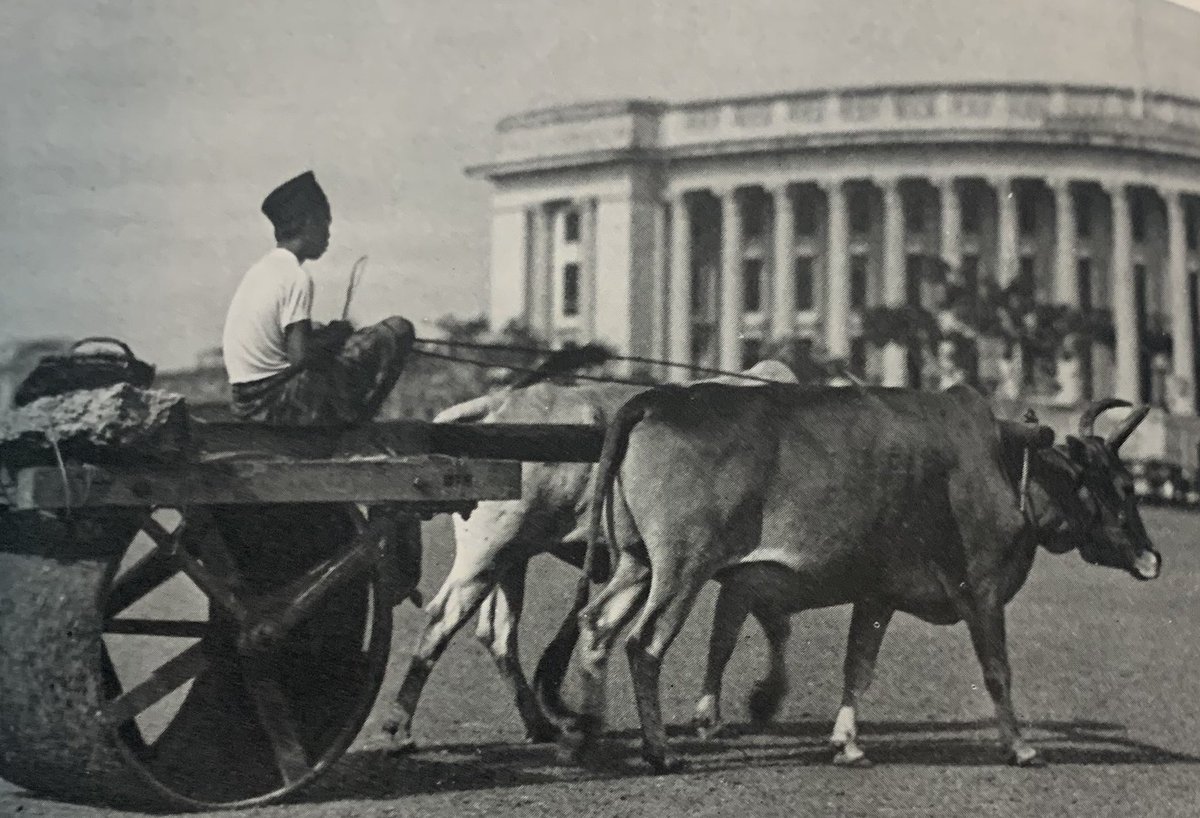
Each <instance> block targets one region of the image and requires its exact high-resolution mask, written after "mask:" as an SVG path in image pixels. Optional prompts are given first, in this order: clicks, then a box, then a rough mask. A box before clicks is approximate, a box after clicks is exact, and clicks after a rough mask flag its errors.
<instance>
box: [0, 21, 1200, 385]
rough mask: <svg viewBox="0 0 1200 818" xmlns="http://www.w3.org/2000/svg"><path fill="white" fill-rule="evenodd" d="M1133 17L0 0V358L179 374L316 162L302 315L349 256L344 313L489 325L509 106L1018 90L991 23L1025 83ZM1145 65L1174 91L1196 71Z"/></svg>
mask: <svg viewBox="0 0 1200 818" xmlns="http://www.w3.org/2000/svg"><path fill="white" fill-rule="evenodd" d="M1133 1H1134V0H1054V2H1053V3H1047V2H1045V0H1019V2H1018V0H1005V2H1003V3H1001V2H996V1H995V0H905V2H900V0H855V3H854V4H850V5H847V8H852V9H853V10H852V11H847V10H846V9H843V8H842V6H843V5H846V4H843V3H834V2H831V1H827V0H739V2H738V3H714V2H709V0H601V1H600V2H597V0H496V1H495V2H486V1H485V0H403V2H383V0H378V1H377V2H333V0H322V1H321V2H317V1H316V0H255V1H254V2H244V0H205V2H202V3H199V2H176V1H175V0H124V1H123V2H91V1H90V0H61V1H57V0H5V2H4V3H3V4H2V6H0V103H2V105H0V239H2V241H3V244H2V245H0V285H2V287H0V343H3V342H5V341H9V340H13V339H20V338H33V337H44V336H67V337H81V336H83V335H88V334H112V335H118V336H120V337H123V338H125V339H127V340H128V341H130V342H131V344H132V345H133V347H134V349H135V351H137V352H138V353H139V354H140V355H141V356H142V357H144V358H147V359H148V360H151V361H154V362H156V363H157V364H158V365H159V366H160V367H161V368H167V369H169V368H176V367H181V366H186V365H188V364H189V363H191V361H192V360H194V358H195V356H196V354H197V353H198V352H200V351H201V350H204V349H206V348H210V347H212V346H215V345H216V344H217V343H218V342H219V337H220V330H221V324H222V321H223V318H224V313H225V308H226V306H227V304H228V301H229V298H230V297H231V296H232V294H233V290H234V288H235V287H236V286H237V282H238V280H239V279H240V277H241V275H242V274H243V273H244V272H245V270H246V269H247V268H248V267H249V266H250V265H251V264H253V263H254V261H256V260H257V259H258V258H259V257H260V256H261V255H262V254H263V253H264V252H266V250H268V249H269V248H270V247H271V246H272V243H273V242H272V238H271V234H270V226H269V225H268V223H267V222H266V221H265V219H263V218H262V216H261V214H260V213H259V211H258V207H259V204H260V202H261V200H262V197H263V196H264V195H265V194H266V193H267V192H269V191H270V190H271V188H272V187H274V186H275V185H276V184H278V183H279V182H281V181H283V180H285V179H287V178H289V177H291V176H293V175H295V174H296V173H299V172H300V171H303V170H305V169H308V168H312V169H313V170H315V172H316V173H317V176H318V178H319V179H320V181H321V182H322V184H323V185H324V187H325V188H326V190H327V192H328V194H329V197H330V200H331V201H332V204H333V212H334V224H333V239H332V243H331V247H330V251H329V253H328V254H327V255H326V256H325V257H324V258H323V259H321V260H319V261H317V262H313V263H311V269H312V271H313V275H314V279H315V280H316V282H317V285H318V298H317V304H316V312H317V317H318V318H329V317H333V316H334V314H335V313H336V312H338V311H339V310H340V299H341V297H342V292H343V288H344V286H345V282H346V275H347V273H348V271H349V269H350V267H351V265H352V263H353V261H354V259H355V258H357V257H358V256H359V255H363V254H365V255H368V256H369V259H370V260H369V262H368V267H367V272H366V277H365V279H364V281H363V284H362V285H361V287H360V288H359V291H358V293H357V295H356V299H355V306H354V310H353V313H352V318H353V319H354V320H355V321H356V322H358V323H363V322H367V321H372V320H377V319H379V318H382V317H384V316H386V315H390V314H402V315H405V316H407V317H409V318H411V319H412V320H413V321H414V322H415V323H416V324H417V325H418V332H421V331H422V330H423V329H424V330H426V331H427V330H428V328H429V326H430V324H431V322H433V321H434V320H436V319H437V318H438V317H439V316H441V315H444V314H447V313H454V314H457V315H460V316H464V317H465V316H472V315H477V314H479V313H481V312H483V310H484V309H485V306H486V302H487V272H486V271H487V254H488V230H489V225H488V186H487V183H486V182H483V181H479V180H472V179H468V178H467V177H466V176H465V175H464V174H463V168H464V167H466V166H468V165H471V164H477V163H480V162H483V161H486V160H487V159H488V157H489V154H490V152H491V149H492V144H493V131H494V126H495V123H496V122H497V121H498V120H499V119H501V118H502V117H504V116H506V115H509V114H512V113H515V112H519V111H522V110H528V109H531V108H537V107H542V106H546V105H551V104H557V103H564V102H575V101H582V100H593V99H608V98H616V97H657V98H664V99H668V100H680V99H689V98H704V97H713V96H722V95H729V94H739V93H762V92H770V91H780V90H788V89H789V88H797V87H803V86H805V85H809V84H812V83H813V82H814V81H815V78H820V79H822V80H823V82H824V83H825V84H840V83H847V84H853V83H854V82H856V81H863V80H864V79H865V78H869V77H873V76H874V77H877V76H881V75H886V74H887V72H886V70H885V71H884V72H883V73H882V74H881V69H886V68H887V67H888V64H887V60H888V59H891V57H889V56H888V55H889V54H892V53H893V51H891V50H889V49H895V50H896V51H895V53H900V50H901V49H902V50H904V52H905V53H917V54H919V55H920V56H921V59H918V60H916V61H915V63H914V66H913V67H912V73H911V76H909V77H908V78H909V79H912V80H920V79H921V78H922V76H923V74H922V72H923V71H933V72H934V73H936V69H937V68H938V66H940V65H943V64H956V65H962V64H964V60H966V61H967V64H969V65H970V66H972V68H971V69H970V70H973V71H976V72H977V73H978V76H976V77H967V78H975V79H983V78H987V77H991V78H995V79H1020V78H1022V77H1021V76H1020V73H1021V71H1023V70H1026V69H1024V68H1023V67H1022V66H1025V65H1028V64H1029V61H1021V60H1014V59H1012V55H1011V54H1005V53H1003V52H1002V51H1000V50H998V49H997V47H996V46H995V44H994V43H995V42H996V41H997V38H994V37H991V35H990V32H991V31H993V30H994V29H995V28H996V26H997V25H1004V26H1007V27H1008V29H1009V30H1011V31H1013V32H1014V33H1015V36H1017V37H1019V39H1020V40H1021V41H1022V42H1026V43H1028V44H1030V45H1029V47H1030V48H1033V49H1040V50H1039V51H1038V53H1039V54H1041V55H1044V61H1037V60H1035V61H1033V62H1034V63H1036V69H1037V71H1036V73H1042V72H1044V71H1046V70H1048V69H1053V72H1054V73H1056V75H1061V76H1062V77H1064V78H1066V79H1078V80H1081V81H1086V80H1088V79H1089V78H1094V77H1093V74H1094V73H1095V72H1100V71H1104V70H1111V68H1112V66H1113V65H1114V64H1117V65H1126V64H1128V65H1129V66H1131V67H1130V71H1132V70H1133V69H1132V63H1131V62H1128V61H1127V58H1128V59H1131V57H1129V55H1130V54H1131V53H1132V52H1131V51H1130V50H1128V49H1122V48H1121V45H1120V42H1121V39H1122V38H1123V37H1128V36H1129V35H1128V32H1129V27H1128V21H1127V20H1126V19H1125V18H1122V17H1121V16H1120V14H1116V16H1111V17H1110V18H1104V17H1103V15H1101V16H1100V19H1101V22H1100V23H1097V24H1095V25H1092V26H1091V27H1088V26H1081V25H1079V21H1084V20H1087V21H1089V22H1090V21H1091V20H1092V17H1093V16H1092V15H1091V12H1090V9H1091V8H1092V7H1093V4H1095V3H1108V4H1109V5H1110V6H1111V7H1112V8H1113V9H1116V10H1117V11H1120V8H1124V6H1122V5H1121V4H1125V5H1128V4H1129V3H1131V2H1133ZM1039 3H1041V5H1040V6H1039V5H1038V4H1039ZM1014 4H1015V5H1014ZM1182 5H1188V6H1191V7H1192V8H1195V9H1197V10H1200V0H1190V2H1188V3H1184V4H1182ZM1051 6H1053V7H1054V8H1055V9H1061V12H1053V11H1049V12H1047V13H1046V14H1045V15H1043V14H1036V13H1031V14H1024V13H1023V12H1022V11H1021V9H1022V8H1023V9H1025V10H1029V9H1038V8H1041V9H1049V8H1050V7H1051ZM1119 7H1120V8H1119ZM847 14H849V15H850V18H851V20H850V23H849V24H847V22H846V20H847V17H846V15H847ZM1056 15H1057V16H1056ZM1047 17H1049V18H1050V23H1052V25H1051V24H1047V23H1046V22H1045V20H1046V18H1047ZM1026 18H1028V19H1026ZM1060 18H1061V19H1060ZM1104 20H1107V22H1104ZM1072 26H1073V28H1071V27H1072ZM1075 29H1087V30H1084V31H1080V32H1079V33H1080V34H1081V35H1084V36H1081V37H1079V38H1078V40H1077V41H1076V40H1074V39H1072V40H1071V42H1069V43H1068V42H1067V41H1065V40H1064V39H1063V37H1064V34H1063V32H1065V31H1073V30H1075ZM964 30H965V33H964ZM930 32H932V35H930ZM1163 33H1164V36H1170V34H1171V32H1169V31H1165V32H1163ZM1113 42H1116V43H1117V45H1115V46H1114V45H1113V44H1112V43H1113ZM814 43H820V44H822V48H825V49H826V50H825V51H822V50H820V49H817V48H814V47H813V44H814ZM880 43H884V44H886V47H885V48H882V49H880V48H878V47H877V46H878V45H879V44H880ZM1183 45H1184V46H1185V47H1187V48H1189V49H1192V48H1194V46H1195V44H1191V45H1187V44H1183ZM839 49H840V50H839ZM1168 50H1169V49H1168ZM1148 59H1149V60H1150V62H1151V73H1152V74H1154V75H1155V76H1157V77H1161V78H1162V82H1163V83H1165V84H1166V85H1168V86H1170V85H1173V84H1176V85H1177V84H1178V83H1187V82H1190V81H1193V80H1194V79H1195V73H1196V72H1191V73H1187V72H1186V71H1183V70H1182V69H1178V70H1177V69H1176V68H1175V67H1173V66H1172V65H1168V64H1167V62H1166V60H1165V58H1163V57H1161V56H1160V54H1159V50H1158V49H1150V52H1149V54H1148ZM1156 59H1157V60H1159V61H1160V62H1161V63H1162V64H1161V65H1158V66H1157V67H1156V66H1155V64H1154V61H1155V60H1156ZM1123 61H1124V62H1123ZM1014 66H1015V67H1014ZM1193 67H1194V66H1193ZM835 68H836V70H835ZM1029 70H1032V69H1029ZM1188 70H1189V71H1190V68H1189V69H1188ZM1014 72H1016V73H1014ZM1173 72H1174V73H1173ZM1181 72H1182V73H1181ZM1184 74H1186V76H1185V75H1184ZM985 75H986V76H985ZM1197 96H1200V93H1198V94H1197Z"/></svg>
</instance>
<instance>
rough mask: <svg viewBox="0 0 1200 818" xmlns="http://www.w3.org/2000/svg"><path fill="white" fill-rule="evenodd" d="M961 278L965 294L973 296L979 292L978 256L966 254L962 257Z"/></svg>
mask: <svg viewBox="0 0 1200 818" xmlns="http://www.w3.org/2000/svg"><path fill="white" fill-rule="evenodd" d="M962 280H963V287H965V288H966V290H967V294H968V295H969V296H970V297H971V298H974V297H975V296H976V295H977V294H978V293H979V256H976V255H974V254H968V255H965V256H963V257H962Z"/></svg>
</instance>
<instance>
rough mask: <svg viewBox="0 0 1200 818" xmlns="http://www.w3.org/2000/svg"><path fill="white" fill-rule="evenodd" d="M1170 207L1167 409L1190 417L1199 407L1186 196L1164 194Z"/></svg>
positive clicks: (1168, 226) (1168, 222)
mask: <svg viewBox="0 0 1200 818" xmlns="http://www.w3.org/2000/svg"><path fill="white" fill-rule="evenodd" d="M1162 195H1163V198H1164V199H1165V200H1166V203H1167V282H1168V283H1167V287H1168V292H1169V294H1170V295H1169V300H1170V302H1171V341H1172V343H1171V388H1170V389H1168V390H1167V399H1168V403H1167V406H1168V407H1169V408H1170V410H1171V413H1172V414H1176V415H1190V414H1192V413H1193V412H1194V411H1195V406H1196V384H1195V383H1194V381H1195V360H1196V357H1195V356H1196V350H1195V347H1194V344H1195V338H1196V335H1195V332H1196V330H1195V327H1193V326H1192V313H1191V309H1190V304H1189V302H1190V301H1191V297H1190V293H1189V292H1188V270H1187V231H1186V229H1185V227H1184V219H1185V218H1186V213H1185V211H1184V206H1183V194H1182V193H1181V192H1180V191H1178V190H1164V191H1163V192H1162Z"/></svg>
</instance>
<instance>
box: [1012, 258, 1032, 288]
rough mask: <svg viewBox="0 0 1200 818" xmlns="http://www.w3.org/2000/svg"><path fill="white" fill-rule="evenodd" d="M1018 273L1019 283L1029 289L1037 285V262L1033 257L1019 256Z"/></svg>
mask: <svg viewBox="0 0 1200 818" xmlns="http://www.w3.org/2000/svg"><path fill="white" fill-rule="evenodd" d="M1018 264H1019V267H1018V273H1017V275H1019V276H1020V279H1021V282H1022V283H1024V284H1025V285H1027V286H1029V287H1036V284H1037V260H1036V259H1034V257H1033V256H1021V259H1020V261H1019V262H1018Z"/></svg>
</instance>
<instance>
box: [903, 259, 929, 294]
mask: <svg viewBox="0 0 1200 818" xmlns="http://www.w3.org/2000/svg"><path fill="white" fill-rule="evenodd" d="M924 272H925V257H924V256H919V255H916V254H915V253H914V254H912V255H909V256H906V257H905V259H904V303H905V304H909V305H911V306H915V307H919V306H921V283H922V279H923V278H924Z"/></svg>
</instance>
